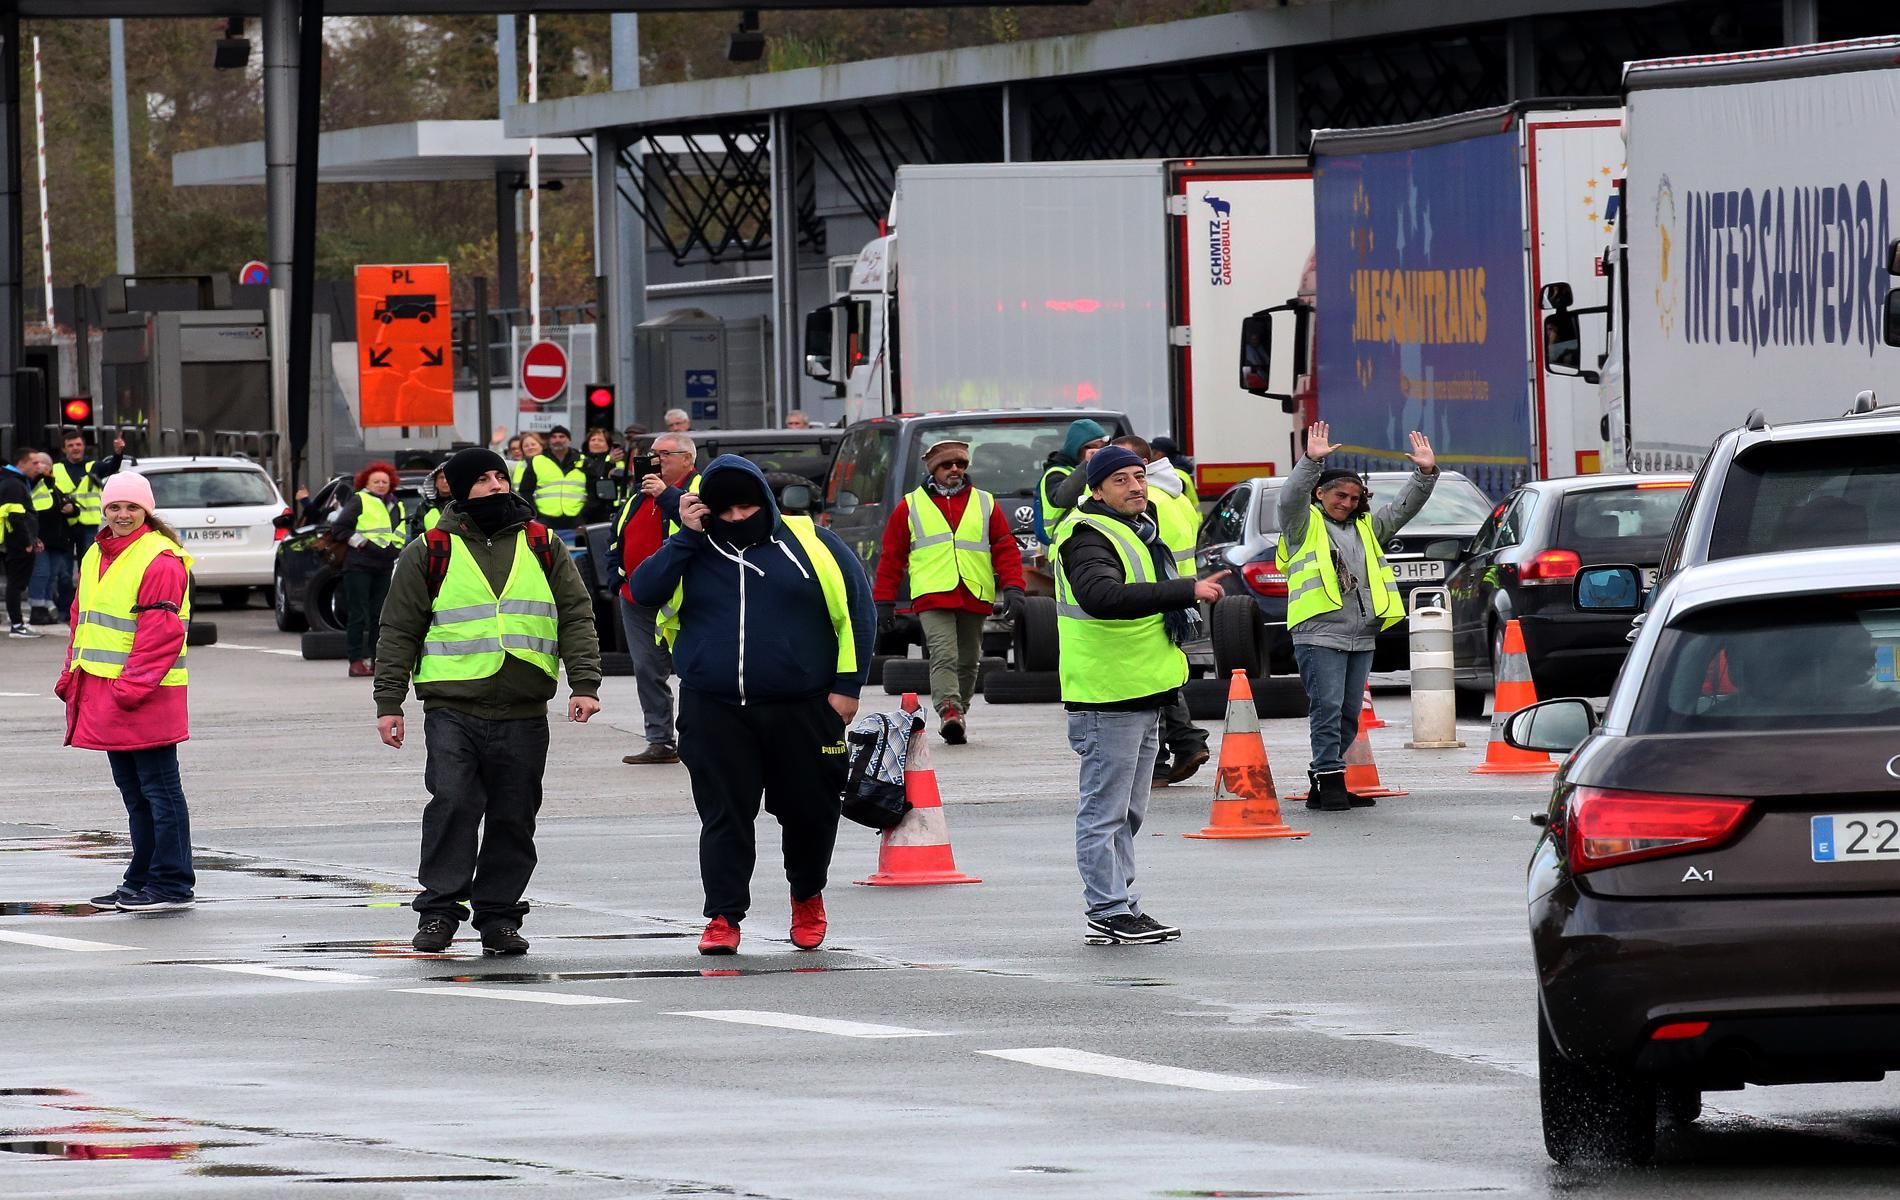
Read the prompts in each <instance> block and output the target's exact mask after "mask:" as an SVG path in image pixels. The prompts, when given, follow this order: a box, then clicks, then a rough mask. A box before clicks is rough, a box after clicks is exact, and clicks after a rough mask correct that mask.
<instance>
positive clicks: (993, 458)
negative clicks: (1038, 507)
mask: <svg viewBox="0 0 1900 1200" xmlns="http://www.w3.org/2000/svg"><path fill="white" fill-rule="evenodd" d="M1091 415H1092V416H1094V417H1095V419H1096V420H1097V421H1101V422H1102V424H1103V425H1104V426H1105V427H1107V428H1108V431H1109V436H1110V437H1116V436H1119V435H1120V432H1121V430H1120V427H1119V426H1117V425H1116V423H1115V422H1114V421H1110V420H1106V419H1104V418H1102V417H1101V416H1099V415H1096V414H1091ZM1072 420H1073V418H1069V417H1061V418H1051V419H1049V420H1039V419H1036V418H1033V417H1030V418H1022V419H1013V420H1004V421H971V422H969V423H968V424H954V425H931V426H929V427H927V428H924V429H920V430H918V431H917V437H916V442H917V453H918V454H920V455H921V454H922V453H923V452H924V451H925V450H926V449H928V448H929V447H930V445H931V444H932V443H935V442H944V441H961V442H968V443H970V482H971V483H974V484H975V485H976V486H978V487H980V488H982V489H983V490H984V491H986V492H989V493H991V494H992V495H997V496H1029V495H1034V494H1035V491H1036V481H1037V480H1039V479H1041V478H1042V473H1043V471H1044V470H1045V469H1046V465H1047V460H1048V458H1049V454H1050V452H1051V451H1054V450H1060V449H1062V439H1063V438H1065V437H1067V436H1068V433H1069V425H1070V424H1071V422H1072ZM903 479H904V490H905V491H909V490H910V489H911V488H914V487H916V486H917V485H918V484H920V483H922V482H923V479H924V466H923V461H922V459H912V460H911V461H910V462H907V463H905V464H904V475H903Z"/></svg>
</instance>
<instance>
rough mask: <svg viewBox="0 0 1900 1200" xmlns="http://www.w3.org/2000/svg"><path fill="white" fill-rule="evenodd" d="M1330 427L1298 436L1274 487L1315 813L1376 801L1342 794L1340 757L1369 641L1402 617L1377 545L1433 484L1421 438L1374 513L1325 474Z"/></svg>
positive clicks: (1415, 437) (1357, 491) (1346, 484)
mask: <svg viewBox="0 0 1900 1200" xmlns="http://www.w3.org/2000/svg"><path fill="white" fill-rule="evenodd" d="M1331 432H1332V428H1331V426H1329V425H1328V424H1327V423H1326V422H1325V421H1315V422H1314V423H1313V425H1312V426H1311V427H1310V428H1309V429H1308V430H1307V435H1306V457H1304V458H1302V459H1301V460H1300V461H1299V463H1298V464H1296V465H1295V466H1294V468H1293V473H1292V474H1291V475H1289V476H1288V477H1287V481H1286V483H1285V484H1284V485H1282V486H1281V488H1280V497H1279V507H1280V512H1279V516H1280V545H1279V549H1278V550H1277V551H1276V553H1275V561H1276V562H1277V563H1278V565H1279V568H1280V570H1281V571H1283V572H1285V573H1286V587H1287V612H1286V621H1287V628H1288V629H1289V630H1290V631H1291V633H1292V638H1293V658H1294V661H1295V662H1297V663H1298V664H1299V667H1300V682H1301V684H1302V685H1303V686H1304V687H1305V689H1306V704H1307V729H1308V734H1309V737H1310V739H1311V741H1312V749H1313V759H1312V762H1311V764H1309V766H1308V768H1307V777H1308V783H1309V784H1310V787H1309V789H1308V791H1307V793H1306V795H1307V800H1306V806H1307V807H1308V808H1316V809H1320V810H1322V811H1324V812H1343V811H1345V810H1346V809H1349V808H1363V807H1369V806H1371V805H1373V804H1375V803H1377V801H1375V800H1373V799H1372V797H1370V796H1356V795H1354V794H1352V793H1351V792H1349V791H1348V790H1347V789H1346V750H1347V748H1348V747H1350V746H1351V745H1352V743H1353V739H1354V738H1356V737H1358V736H1359V711H1360V708H1361V707H1362V705H1363V703H1364V697H1365V691H1366V679H1367V677H1368V676H1370V675H1371V673H1372V650H1373V643H1374V640H1375V639H1376V638H1377V637H1378V636H1379V631H1380V630H1381V629H1387V628H1390V627H1391V626H1393V625H1396V624H1398V623H1399V622H1400V621H1401V620H1403V619H1404V617H1405V603H1404V601H1403V600H1401V599H1400V597H1399V585H1398V581H1397V580H1396V579H1394V578H1393V575H1392V568H1391V566H1390V565H1389V564H1387V562H1386V561H1385V544H1386V542H1388V541H1389V540H1391V538H1392V535H1393V534H1395V533H1397V532H1398V531H1399V530H1400V529H1403V528H1404V527H1405V523H1406V522H1407V521H1410V520H1411V519H1412V518H1413V517H1415V516H1417V515H1418V510H1419V509H1421V508H1423V507H1425V501H1426V500H1428V499H1430V497H1431V494H1432V488H1433V487H1434V486H1435V485H1436V484H1437V483H1438V459H1437V457H1436V456H1435V455H1434V454H1433V453H1432V444H1431V442H1430V441H1428V440H1426V437H1425V435H1424V434H1422V433H1413V434H1412V448H1411V450H1410V451H1409V452H1408V453H1407V454H1406V457H1407V458H1409V459H1411V460H1412V465H1413V466H1414V467H1416V468H1417V470H1416V471H1414V472H1413V474H1412V477H1411V478H1410V479H1408V480H1407V481H1406V483H1405V487H1404V488H1403V489H1402V490H1401V491H1400V492H1399V496H1398V499H1396V500H1394V501H1393V502H1392V503H1390V504H1387V505H1385V506H1383V507H1381V508H1380V509H1379V511H1378V512H1376V513H1374V512H1371V511H1370V508H1371V504H1370V501H1371V498H1372V493H1371V492H1370V491H1369V490H1368V489H1367V487H1366V481H1365V479H1364V478H1363V477H1362V476H1360V475H1359V474H1357V473H1356V472H1353V471H1347V470H1341V469H1333V468H1328V467H1326V466H1325V465H1324V464H1325V461H1326V456H1327V455H1329V454H1331V453H1332V452H1333V450H1334V449H1335V447H1334V446H1333V443H1332V442H1331V441H1330V440H1329V437H1330V434H1331Z"/></svg>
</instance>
